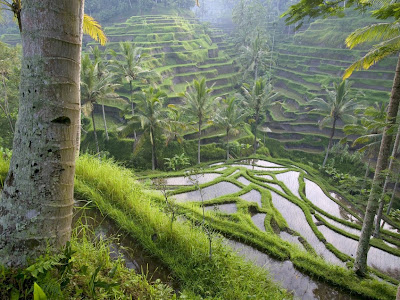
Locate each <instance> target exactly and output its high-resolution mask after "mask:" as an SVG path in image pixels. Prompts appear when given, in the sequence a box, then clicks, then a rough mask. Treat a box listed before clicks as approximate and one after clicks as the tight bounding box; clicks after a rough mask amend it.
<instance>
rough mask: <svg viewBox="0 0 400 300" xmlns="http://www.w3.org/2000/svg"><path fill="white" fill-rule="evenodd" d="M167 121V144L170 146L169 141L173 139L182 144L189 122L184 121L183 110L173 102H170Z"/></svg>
mask: <svg viewBox="0 0 400 300" xmlns="http://www.w3.org/2000/svg"><path fill="white" fill-rule="evenodd" d="M166 121H167V122H166V124H165V125H166V127H165V133H164V135H165V138H166V139H165V144H166V145H167V146H168V143H169V142H170V141H173V140H176V141H177V142H178V143H179V144H181V143H182V142H183V135H184V131H185V129H187V128H188V125H187V122H185V121H183V115H182V110H181V109H178V108H177V107H176V106H175V105H173V104H169V105H168V110H167V120H166Z"/></svg>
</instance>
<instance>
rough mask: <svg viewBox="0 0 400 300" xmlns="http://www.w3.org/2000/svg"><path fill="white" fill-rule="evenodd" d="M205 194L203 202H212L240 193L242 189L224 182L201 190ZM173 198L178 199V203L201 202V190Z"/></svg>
mask: <svg viewBox="0 0 400 300" xmlns="http://www.w3.org/2000/svg"><path fill="white" fill-rule="evenodd" d="M201 191H202V194H203V200H204V201H206V200H210V199H214V198H217V197H220V196H224V195H228V194H233V193H236V192H239V191H240V188H239V187H238V186H237V185H235V184H233V183H230V182H226V181H222V182H219V183H217V184H214V185H211V186H208V187H206V188H203V189H201ZM173 198H175V199H176V201H177V202H185V201H201V200H202V199H201V198H202V197H201V195H200V190H195V191H192V192H187V193H182V194H177V195H174V196H173Z"/></svg>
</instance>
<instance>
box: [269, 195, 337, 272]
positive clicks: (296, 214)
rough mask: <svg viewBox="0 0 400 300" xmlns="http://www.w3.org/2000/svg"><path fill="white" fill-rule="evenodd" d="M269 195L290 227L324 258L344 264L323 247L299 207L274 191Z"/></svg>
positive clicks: (334, 262)
mask: <svg viewBox="0 0 400 300" xmlns="http://www.w3.org/2000/svg"><path fill="white" fill-rule="evenodd" d="M271 196H272V203H273V205H274V206H275V208H276V209H277V210H278V211H279V212H280V213H281V215H282V216H283V217H284V218H285V220H286V222H287V223H288V225H289V227H290V228H291V229H293V230H295V231H297V232H298V233H300V234H301V235H302V236H303V237H304V238H305V239H306V240H307V242H308V243H309V244H310V245H311V246H312V247H313V248H314V250H315V251H316V252H317V253H318V254H319V255H321V256H322V257H323V258H324V259H325V260H327V261H328V262H331V263H333V264H336V265H341V266H343V265H344V263H343V262H342V261H341V260H340V259H338V258H337V257H336V256H335V255H334V254H333V253H332V252H330V251H329V250H328V249H327V248H326V247H325V245H324V243H322V242H321V241H320V240H319V239H318V238H317V236H316V235H315V234H314V231H312V229H311V227H310V225H309V224H308V222H307V219H306V216H305V215H304V212H303V210H302V209H301V208H300V207H298V206H297V205H295V204H294V203H292V202H290V201H289V200H287V199H286V198H284V197H282V196H280V195H278V194H277V193H275V192H271Z"/></svg>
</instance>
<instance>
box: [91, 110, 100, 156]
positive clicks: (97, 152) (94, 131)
mask: <svg viewBox="0 0 400 300" xmlns="http://www.w3.org/2000/svg"><path fill="white" fill-rule="evenodd" d="M91 116H92V122H93V134H94V142H95V144H96V154H97V156H98V157H99V159H100V148H99V140H98V139H97V131H96V122H95V121H94V110H92V113H91Z"/></svg>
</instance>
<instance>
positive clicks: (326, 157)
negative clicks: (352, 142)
mask: <svg viewBox="0 0 400 300" xmlns="http://www.w3.org/2000/svg"><path fill="white" fill-rule="evenodd" d="M336 121H337V119H336V118H333V122H332V130H331V136H330V138H329V144H328V148H327V149H326V154H325V158H324V162H323V163H322V167H323V168H325V165H326V162H327V160H328V155H329V150H330V149H331V147H332V143H333V136H334V135H335V129H336Z"/></svg>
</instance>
